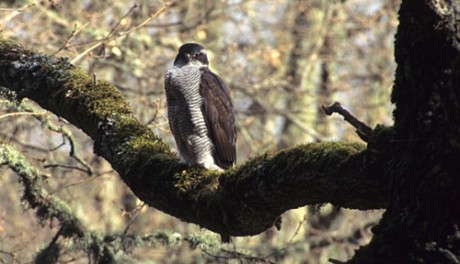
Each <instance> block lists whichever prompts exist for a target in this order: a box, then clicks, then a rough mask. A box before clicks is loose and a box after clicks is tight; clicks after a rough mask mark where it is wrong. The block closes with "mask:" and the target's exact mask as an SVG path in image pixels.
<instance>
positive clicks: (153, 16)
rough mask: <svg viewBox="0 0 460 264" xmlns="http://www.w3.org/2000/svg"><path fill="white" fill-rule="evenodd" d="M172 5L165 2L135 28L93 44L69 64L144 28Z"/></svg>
mask: <svg viewBox="0 0 460 264" xmlns="http://www.w3.org/2000/svg"><path fill="white" fill-rule="evenodd" d="M173 3H174V1H169V2H166V3H165V4H163V6H162V7H161V8H160V9H158V11H157V12H155V13H153V14H151V15H150V16H149V17H148V18H147V19H145V20H144V21H143V22H142V23H140V24H139V25H137V26H135V27H132V28H130V29H129V30H127V31H125V32H123V33H120V34H117V35H110V36H109V37H106V38H103V39H102V40H101V41H100V42H98V43H96V44H94V45H93V46H91V47H89V48H88V49H86V50H85V51H83V52H82V53H80V54H79V55H78V56H77V57H75V58H74V59H73V60H71V61H70V62H71V63H72V64H75V63H76V62H77V61H79V60H81V59H82V58H83V57H84V56H86V55H87V54H88V53H90V52H91V51H93V50H94V49H96V48H97V47H99V46H100V45H102V44H105V43H107V42H109V41H112V40H114V39H117V38H120V37H123V36H126V35H128V34H129V33H131V32H133V31H135V30H138V29H140V28H142V27H144V26H145V25H147V24H148V23H149V22H150V21H151V20H152V19H155V18H157V17H158V16H160V15H161V14H162V13H163V12H164V11H166V10H167V9H168V8H169V7H170V6H171V5H172V4H173Z"/></svg>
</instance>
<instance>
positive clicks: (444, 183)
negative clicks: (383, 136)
mask: <svg viewBox="0 0 460 264" xmlns="http://www.w3.org/2000/svg"><path fill="white" fill-rule="evenodd" d="M459 8H460V7H459V6H458V4H455V2H454V1H431V0H425V1H420V0H406V1H403V4H402V6H401V8H400V11H399V19H400V25H399V27H398V31H397V34H396V42H395V45H396V46H395V58H396V62H397V64H398V67H397V70H396V81H395V86H394V89H393V94H392V100H393V102H394V103H395V104H396V110H395V112H394V117H395V124H394V132H395V137H394V139H393V140H394V142H393V145H394V146H395V147H394V153H393V154H392V155H394V156H393V158H392V159H393V161H392V162H391V163H390V164H391V168H390V172H391V174H390V177H391V187H390V197H389V205H388V209H387V211H386V212H385V214H384V216H383V218H382V220H381V222H380V224H379V225H378V226H377V227H376V228H374V233H375V236H374V238H373V239H372V242H371V243H370V244H369V245H367V246H366V247H364V248H362V249H361V250H359V251H358V252H357V254H356V255H355V256H354V258H353V259H352V261H350V263H459V262H460V231H459V226H460V206H459V204H458V203H459V201H460V160H459V158H460V96H459V95H460V79H459V78H460V75H459V72H460V68H459V66H460V63H459V59H460V56H459V47H460V46H459V36H460V34H459V33H460V32H459V30H460V27H459V18H460V13H459Z"/></svg>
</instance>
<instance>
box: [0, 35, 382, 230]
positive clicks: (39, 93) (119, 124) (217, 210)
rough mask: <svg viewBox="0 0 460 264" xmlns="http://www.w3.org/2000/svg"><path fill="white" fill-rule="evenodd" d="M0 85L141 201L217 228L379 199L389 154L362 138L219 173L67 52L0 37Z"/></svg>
mask: <svg viewBox="0 0 460 264" xmlns="http://www.w3.org/2000/svg"><path fill="white" fill-rule="evenodd" d="M0 86H4V87H6V88H7V89H8V90H10V91H14V92H15V93H16V95H17V99H19V100H20V99H22V98H24V97H28V98H30V99H32V100H34V101H36V102H37V103H38V104H40V105H41V106H42V107H43V108H45V109H48V110H50V111H51V112H53V113H55V114H56V115H58V116H60V117H63V118H65V119H67V120H68V121H69V122H70V123H72V124H73V125H75V126H76V127H78V128H80V129H82V130H83V131H84V132H85V133H86V134H88V135H89V136H90V137H91V138H92V139H94V141H95V143H94V151H95V153H96V154H98V155H100V156H102V157H104V158H105V159H106V160H107V161H108V162H110V163H111V165H112V166H113V168H114V169H115V170H117V172H118V173H119V174H120V176H121V178H122V179H123V181H124V182H125V183H126V184H127V185H128V186H129V187H130V188H131V190H132V191H133V192H134V193H135V194H136V195H137V196H138V197H139V198H140V199H141V200H142V201H144V202H146V203H147V204H148V205H150V206H153V207H155V208H157V209H159V210H162V211H164V212H166V213H168V214H171V215H173V216H176V217H178V218H180V219H182V220H184V221H187V222H192V223H196V224H198V225H200V226H202V227H205V228H207V229H210V230H212V231H215V232H217V233H220V234H222V235H231V236H245V235H255V234H258V233H260V232H263V231H264V230H266V229H268V228H270V227H271V226H272V225H273V224H275V223H276V222H277V220H278V219H279V217H280V215H281V214H282V213H283V212H285V211H286V210H289V209H292V208H297V207H301V206H305V205H308V204H318V203H328V202H330V203H332V204H334V205H336V206H340V207H346V208H355V209H377V208H384V207H385V206H386V201H387V193H388V180H387V173H386V164H387V161H388V157H389V156H390V155H384V154H382V153H379V155H375V152H376V151H377V152H378V150H376V149H373V152H372V153H368V151H367V150H366V147H365V146H363V145H361V144H357V143H346V142H334V143H330V142H324V143H314V144H306V145H302V146H298V147H295V148H291V149H287V150H284V151H281V152H280V153H278V154H276V155H262V156H259V157H256V158H254V159H252V160H250V161H247V162H246V163H245V164H243V165H241V166H239V167H237V168H233V169H230V170H229V171H226V172H225V173H222V174H220V173H217V172H209V171H206V170H205V169H202V168H186V167H184V165H181V164H179V163H178V159H177V157H176V156H175V155H174V154H172V153H171V151H170V148H169V147H168V146H167V145H166V144H165V143H163V141H162V140H161V139H160V138H159V137H158V136H157V135H155V134H154V133H153V132H152V131H151V130H150V129H148V128H147V127H145V126H143V125H141V124H140V123H139V122H138V121H137V120H136V118H135V117H134V116H133V114H132V112H131V109H130V108H129V106H128V103H127V102H126V101H125V100H124V99H123V97H122V95H121V93H120V92H119V91H118V90H116V88H114V86H112V85H111V84H109V83H107V82H104V81H99V80H96V78H93V77H92V76H88V75H86V74H84V73H83V72H82V71H80V70H79V69H77V68H76V67H74V66H73V65H71V64H70V63H69V62H68V60H67V59H63V58H53V57H48V56H44V55H41V54H37V53H34V52H31V51H29V50H26V49H24V48H23V47H22V46H19V45H16V44H14V43H12V42H10V41H5V40H0ZM385 139H386V138H385ZM377 141H378V140H377ZM369 157H372V159H369ZM376 159H377V160H378V162H375V161H376ZM370 161H372V162H370Z"/></svg>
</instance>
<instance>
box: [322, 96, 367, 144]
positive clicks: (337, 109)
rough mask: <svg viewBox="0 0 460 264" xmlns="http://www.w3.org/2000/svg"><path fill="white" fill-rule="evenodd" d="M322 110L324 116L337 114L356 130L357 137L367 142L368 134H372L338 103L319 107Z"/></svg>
mask: <svg viewBox="0 0 460 264" xmlns="http://www.w3.org/2000/svg"><path fill="white" fill-rule="evenodd" d="M321 107H322V108H323V110H324V113H326V115H332V114H333V113H337V114H339V115H341V116H343V118H344V119H345V121H347V122H348V123H350V124H351V125H352V126H353V127H355V128H356V133H357V134H358V136H359V137H360V138H361V139H362V140H364V141H366V142H368V140H369V136H370V134H372V128H370V127H368V126H367V125H366V124H364V123H363V122H361V121H359V120H358V119H357V118H356V117H354V116H353V115H352V114H351V113H350V112H348V111H347V110H346V109H345V108H343V107H342V105H340V103H339V102H334V103H333V104H332V105H330V106H324V105H323V106H321Z"/></svg>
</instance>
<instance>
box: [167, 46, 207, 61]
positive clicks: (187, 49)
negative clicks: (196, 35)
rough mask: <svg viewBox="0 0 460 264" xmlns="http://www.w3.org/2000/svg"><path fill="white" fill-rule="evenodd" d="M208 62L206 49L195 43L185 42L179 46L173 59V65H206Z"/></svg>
mask: <svg viewBox="0 0 460 264" xmlns="http://www.w3.org/2000/svg"><path fill="white" fill-rule="evenodd" d="M208 64H209V61H208V56H207V55H206V50H205V49H204V47H203V46H201V45H200V44H197V43H187V44H184V45H182V46H181V47H180V48H179V53H178V54H177V56H176V59H175V60H174V66H177V67H182V66H185V65H196V66H206V65H208Z"/></svg>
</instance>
